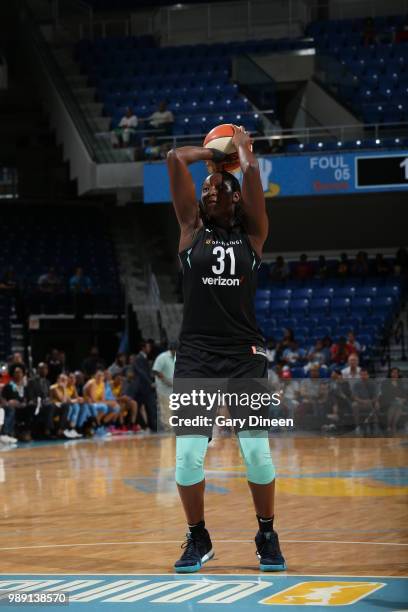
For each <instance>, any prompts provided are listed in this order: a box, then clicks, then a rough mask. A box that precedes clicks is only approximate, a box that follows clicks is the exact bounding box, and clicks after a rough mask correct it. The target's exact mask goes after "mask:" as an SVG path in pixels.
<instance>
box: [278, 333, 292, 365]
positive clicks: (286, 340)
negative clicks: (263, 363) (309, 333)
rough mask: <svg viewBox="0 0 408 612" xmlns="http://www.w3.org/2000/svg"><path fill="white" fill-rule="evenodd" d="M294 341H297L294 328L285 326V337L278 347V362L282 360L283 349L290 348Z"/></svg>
mask: <svg viewBox="0 0 408 612" xmlns="http://www.w3.org/2000/svg"><path fill="white" fill-rule="evenodd" d="M293 342H295V334H294V332H293V329H291V328H290V327H285V329H284V330H283V338H282V340H281V342H279V343H278V345H277V347H276V361H277V362H278V363H281V361H282V354H283V351H284V350H285V349H287V348H289V347H290V346H291V345H292V343H293Z"/></svg>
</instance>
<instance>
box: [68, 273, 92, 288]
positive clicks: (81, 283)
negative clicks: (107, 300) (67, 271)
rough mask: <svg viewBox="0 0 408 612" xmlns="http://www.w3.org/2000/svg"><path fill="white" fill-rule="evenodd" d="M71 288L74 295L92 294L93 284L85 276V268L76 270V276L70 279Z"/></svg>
mask: <svg viewBox="0 0 408 612" xmlns="http://www.w3.org/2000/svg"><path fill="white" fill-rule="evenodd" d="M69 288H70V290H71V291H73V292H74V293H92V282H91V279H90V278H89V276H85V274H84V270H83V268H76V270H75V274H74V275H73V276H71V278H70V279H69Z"/></svg>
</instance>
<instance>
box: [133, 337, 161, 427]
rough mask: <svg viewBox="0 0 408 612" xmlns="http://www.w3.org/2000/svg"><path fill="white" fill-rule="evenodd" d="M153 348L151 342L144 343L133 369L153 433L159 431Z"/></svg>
mask: <svg viewBox="0 0 408 612" xmlns="http://www.w3.org/2000/svg"><path fill="white" fill-rule="evenodd" d="M152 350H153V346H152V343H151V342H149V341H146V340H145V341H143V342H142V345H141V348H140V351H139V353H138V354H137V355H136V357H135V359H134V362H133V366H132V367H133V369H134V371H135V373H136V375H137V376H138V377H139V379H140V393H141V396H142V403H143V404H144V406H145V407H146V411H147V415H148V419H149V427H150V429H151V430H152V431H156V430H157V405H156V398H155V393H154V389H153V377H152V371H151V365H150V362H149V356H150V354H151V353H152Z"/></svg>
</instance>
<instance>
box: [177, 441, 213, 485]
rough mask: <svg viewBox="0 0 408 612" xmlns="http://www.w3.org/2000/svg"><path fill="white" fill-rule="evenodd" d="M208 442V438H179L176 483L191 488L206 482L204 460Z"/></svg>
mask: <svg viewBox="0 0 408 612" xmlns="http://www.w3.org/2000/svg"><path fill="white" fill-rule="evenodd" d="M207 444H208V441H207V439H206V438H204V439H203V440H201V439H197V438H195V439H193V438H185V439H184V440H180V438H177V449H176V482H177V484H179V485H182V486H191V485H194V484H197V483H198V482H201V481H202V480H204V458H205V453H206V449H207Z"/></svg>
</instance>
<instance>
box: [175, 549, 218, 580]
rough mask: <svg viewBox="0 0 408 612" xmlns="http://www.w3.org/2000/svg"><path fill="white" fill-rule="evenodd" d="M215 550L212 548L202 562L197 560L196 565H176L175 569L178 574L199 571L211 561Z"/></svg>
mask: <svg viewBox="0 0 408 612" xmlns="http://www.w3.org/2000/svg"><path fill="white" fill-rule="evenodd" d="M214 555H215V552H214V551H213V550H212V549H211V550H210V552H208V553H207V554H206V555H204V557H203V558H202V559H201V562H197V563H196V564H195V565H184V566H183V565H181V566H176V565H175V566H174V570H175V572H176V573H177V574H193V573H194V572H198V570H200V569H201V568H202V566H203V565H204V563H207V561H211V559H212V558H213V557H214Z"/></svg>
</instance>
